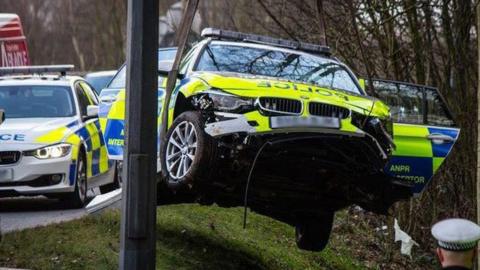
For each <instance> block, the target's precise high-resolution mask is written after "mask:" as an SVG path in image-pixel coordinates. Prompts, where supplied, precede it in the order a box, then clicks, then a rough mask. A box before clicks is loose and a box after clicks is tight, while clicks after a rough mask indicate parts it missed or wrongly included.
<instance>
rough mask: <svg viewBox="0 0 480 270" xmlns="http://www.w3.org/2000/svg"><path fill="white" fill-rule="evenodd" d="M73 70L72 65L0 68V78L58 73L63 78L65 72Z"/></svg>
mask: <svg viewBox="0 0 480 270" xmlns="http://www.w3.org/2000/svg"><path fill="white" fill-rule="evenodd" d="M74 68H75V66H74V65H48V66H18V67H0V76H4V75H11V74H43V73H55V72H60V75H61V76H65V75H66V74H67V71H72V70H73V69H74Z"/></svg>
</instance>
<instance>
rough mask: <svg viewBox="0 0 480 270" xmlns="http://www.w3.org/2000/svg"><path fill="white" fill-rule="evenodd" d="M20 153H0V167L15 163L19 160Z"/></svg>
mask: <svg viewBox="0 0 480 270" xmlns="http://www.w3.org/2000/svg"><path fill="white" fill-rule="evenodd" d="M20 155H21V153H20V152H19V151H1V152H0V165H8V164H14V163H17V161H18V160H19V159H20Z"/></svg>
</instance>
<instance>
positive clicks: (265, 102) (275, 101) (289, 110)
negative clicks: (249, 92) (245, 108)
mask: <svg viewBox="0 0 480 270" xmlns="http://www.w3.org/2000/svg"><path fill="white" fill-rule="evenodd" d="M259 101H260V107H261V108H262V109H263V110H264V111H267V112H273V113H286V114H300V113H301V112H302V102H300V101H299V100H294V99H287V98H272V97H261V98H260V99H259Z"/></svg>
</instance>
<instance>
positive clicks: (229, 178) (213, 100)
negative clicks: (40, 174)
mask: <svg viewBox="0 0 480 270" xmlns="http://www.w3.org/2000/svg"><path fill="white" fill-rule="evenodd" d="M232 85H235V89H231V88H229V86H230V87H231V86H232ZM220 87H222V88H220ZM189 89H195V90H194V91H192V92H190V93H187V91H189ZM178 93H179V94H178V96H177V103H178V104H180V103H182V105H181V106H179V107H178V108H177V109H180V107H181V108H182V110H187V111H188V110H191V111H196V112H199V113H200V119H201V120H200V121H201V123H202V126H203V131H204V132H205V134H206V135H207V136H209V137H211V138H212V145H214V147H215V149H216V150H215V153H214V154H211V155H209V158H211V160H213V161H210V162H209V163H205V164H203V166H205V167H208V168H214V169H213V170H211V171H212V174H211V175H209V176H208V177H207V178H208V179H209V180H208V181H207V182H211V183H210V184H211V185H212V186H214V187H222V188H220V189H219V190H217V192H211V190H210V191H209V192H206V193H205V195H204V197H203V199H206V201H215V202H217V203H219V204H221V205H222V204H225V205H229V204H232V202H234V201H236V202H238V200H239V198H233V197H235V196H238V195H239V194H242V189H243V187H244V184H245V180H246V179H247V174H248V172H249V170H250V168H251V166H252V160H253V158H254V156H255V155H256V154H257V153H258V151H259V150H260V149H261V148H262V146H263V145H264V144H268V146H267V147H265V148H264V149H263V153H261V155H260V157H259V160H258V164H257V166H256V168H255V179H257V178H258V177H260V178H262V176H261V175H262V174H263V175H264V176H267V178H262V180H259V181H260V182H262V185H265V190H264V191H265V192H264V193H263V200H265V201H270V202H274V201H277V202H278V201H281V200H285V199H288V198H281V196H280V195H278V194H277V195H276V197H269V196H265V194H268V192H267V191H268V190H269V191H270V192H274V191H276V190H277V188H278V187H279V186H282V184H281V182H282V181H283V182H284V183H283V184H284V185H290V188H289V189H290V192H289V196H290V198H291V197H292V196H299V197H304V196H305V194H306V193H305V191H306V190H303V189H304V188H305V187H306V186H308V189H309V190H310V192H311V191H312V190H315V192H316V195H315V196H314V197H317V198H325V196H326V197H331V195H332V194H338V195H337V196H335V197H334V198H330V199H329V200H324V201H323V202H321V203H320V202H317V203H320V204H321V205H322V207H326V208H329V209H340V208H342V207H345V206H346V205H348V204H351V203H357V204H363V206H364V207H365V208H368V209H374V210H377V211H379V212H385V211H386V209H387V208H388V207H389V206H390V205H391V203H393V202H394V201H395V200H398V199H399V196H400V197H406V196H407V195H406V193H408V194H410V193H409V192H408V191H409V190H408V188H403V187H404V186H403V185H402V186H401V188H399V189H400V190H404V191H406V192H402V193H398V192H396V193H395V194H397V195H398V196H396V195H395V194H392V193H390V194H389V196H388V198H386V196H385V194H386V193H387V192H390V191H392V189H394V188H393V187H392V183H391V181H390V180H389V179H388V177H386V176H385V174H383V168H384V167H385V165H386V164H387V161H388V157H389V156H390V155H391V153H392V151H393V149H394V147H395V146H394V143H393V140H392V122H391V120H390V115H389V111H388V108H387V107H386V106H385V105H384V104H383V103H382V102H381V101H379V100H376V99H373V98H369V97H365V96H360V95H354V94H350V93H346V92H342V91H336V90H332V89H327V88H323V87H318V86H315V85H311V84H305V83H300V82H292V81H286V80H279V79H274V78H263V77H261V76H249V77H248V78H245V76H242V75H241V74H231V73H205V72H199V73H193V74H192V76H191V77H190V78H189V81H188V82H187V83H185V84H184V85H182V86H181V88H179V92H178ZM184 93H185V94H184ZM185 95H190V97H189V98H185ZM178 99H180V101H179V100H178ZM182 99H184V100H183V101H181V100H182ZM186 108H189V109H186ZM172 113H173V114H177V115H178V114H179V112H172ZM172 139H175V140H176V138H172ZM181 140H182V138H181V137H178V143H179V144H181V143H182V141H181ZM169 144H170V143H169V142H166V146H167V147H166V148H169V147H168V145H169ZM180 147H182V145H180ZM172 148H173V147H170V148H169V149H172ZM167 155H172V156H174V155H176V152H175V151H167ZM172 164H173V162H172V163H170V164H169V163H168V161H167V164H166V165H167V166H169V165H171V166H173V167H172V170H171V171H170V174H171V175H176V174H177V173H178V174H182V172H181V171H182V170H181V167H180V166H175V164H173V165H172ZM167 168H168V167H167ZM311 168H315V169H313V170H312V169H311ZM320 168H321V169H320ZM292 173H293V175H291V174H292ZM286 175H291V176H290V177H285V176H286ZM312 177H313V178H314V179H315V181H313V182H311V179H312ZM319 179H322V181H320V180H319ZM181 180H182V179H181V178H180V181H181ZM193 181H196V179H195V180H193ZM255 181H256V182H257V180H255ZM178 182H179V180H178V179H175V178H173V177H172V179H171V184H172V186H176V184H177V183H178ZM269 182H270V184H267V183H269ZM320 182H323V183H321V185H326V184H327V183H328V184H329V185H330V187H329V188H328V189H325V188H321V187H320V186H319V184H320ZM299 183H303V184H305V186H303V185H299ZM307 183H308V184H307ZM358 185H360V186H361V187H362V189H363V190H362V191H361V192H360V191H358V190H357V189H356V187H357V186H358ZM297 188H298V190H296V189H297ZM229 189H230V190H236V191H235V192H233V194H234V196H233V197H231V198H228V197H229V196H228V195H227V196H225V194H226V193H225V190H229ZM255 190H257V191H258V190H259V187H258V185H256V186H255ZM327 190H328V192H325V191H327ZM325 193H328V194H325ZM214 194H215V195H214ZM217 194H222V195H221V196H219V197H217V196H216V195H217ZM347 194H348V196H347ZM355 194H357V195H355ZM365 194H369V196H367V198H368V199H365V198H364V196H365ZM208 197H210V198H208ZM258 197H262V196H255V199H252V201H251V203H252V204H253V203H254V202H255V200H257V199H260V198H258ZM207 198H208V199H207ZM226 198H227V199H226ZM312 198H313V197H312ZM312 198H311V199H312ZM327 201H328V203H327ZM252 204H249V205H252ZM297 206H298V208H297V210H299V209H302V211H308V210H309V209H311V208H312V201H309V203H305V204H304V205H297ZM263 207H266V205H265V204H263ZM263 207H262V206H257V207H256V208H259V209H261V208H263ZM269 208H270V209H271V208H276V209H277V210H279V209H281V207H279V206H277V207H272V205H270V206H269ZM260 211H261V210H260ZM284 211H285V212H287V211H290V210H289V208H284ZM285 214H286V213H284V215H285Z"/></svg>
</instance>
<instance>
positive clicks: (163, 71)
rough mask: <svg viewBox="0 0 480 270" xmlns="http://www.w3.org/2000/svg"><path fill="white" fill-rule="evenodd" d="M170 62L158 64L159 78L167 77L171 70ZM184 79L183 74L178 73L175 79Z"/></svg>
mask: <svg viewBox="0 0 480 270" xmlns="http://www.w3.org/2000/svg"><path fill="white" fill-rule="evenodd" d="M172 65H173V62H172V61H161V62H158V75H159V76H161V77H168V73H170V71H171V70H172ZM183 78H185V75H184V74H181V73H178V74H177V79H180V80H181V79H183Z"/></svg>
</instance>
